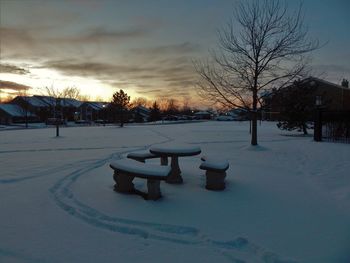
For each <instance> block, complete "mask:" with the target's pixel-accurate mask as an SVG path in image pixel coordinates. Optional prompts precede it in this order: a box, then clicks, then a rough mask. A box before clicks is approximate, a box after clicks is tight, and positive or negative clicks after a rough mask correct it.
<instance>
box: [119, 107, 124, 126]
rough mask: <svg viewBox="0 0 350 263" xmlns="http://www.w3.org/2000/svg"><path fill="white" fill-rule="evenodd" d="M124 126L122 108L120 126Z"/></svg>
mask: <svg viewBox="0 0 350 263" xmlns="http://www.w3.org/2000/svg"><path fill="white" fill-rule="evenodd" d="M123 126H124V116H123V110H121V111H120V127H121V128H123Z"/></svg>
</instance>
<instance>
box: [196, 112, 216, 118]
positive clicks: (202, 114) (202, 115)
mask: <svg viewBox="0 0 350 263" xmlns="http://www.w3.org/2000/svg"><path fill="white" fill-rule="evenodd" d="M194 116H195V118H196V119H200V120H210V119H211V117H212V113H210V112H209V111H198V112H196V113H195V114H194Z"/></svg>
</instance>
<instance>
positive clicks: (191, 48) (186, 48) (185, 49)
mask: <svg viewBox="0 0 350 263" xmlns="http://www.w3.org/2000/svg"><path fill="white" fill-rule="evenodd" d="M200 49H201V47H200V45H198V44H192V43H190V42H184V43H181V44H172V45H161V46H156V47H148V48H134V49H131V52H134V53H136V54H142V55H145V54H146V55H164V54H174V53H175V54H184V53H193V52H197V51H199V50H200Z"/></svg>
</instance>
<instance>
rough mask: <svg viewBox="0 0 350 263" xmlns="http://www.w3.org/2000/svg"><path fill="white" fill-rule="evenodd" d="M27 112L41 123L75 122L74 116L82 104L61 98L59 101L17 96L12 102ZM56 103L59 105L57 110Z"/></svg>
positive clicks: (37, 96) (74, 100)
mask: <svg viewBox="0 0 350 263" xmlns="http://www.w3.org/2000/svg"><path fill="white" fill-rule="evenodd" d="M11 103H12V104H16V105H18V106H20V107H22V108H23V109H25V110H29V111H31V112H33V113H35V114H36V115H37V116H38V117H39V119H40V121H42V122H46V121H47V120H48V119H49V118H53V117H54V118H56V117H59V118H62V119H65V120H69V121H72V120H74V114H75V112H76V111H77V109H78V108H79V107H80V105H81V104H82V102H81V101H78V100H76V99H69V98H59V99H58V100H57V99H56V98H54V97H50V96H39V95H34V96H17V97H16V98H14V99H13V100H12V101H11ZM56 103H59V105H58V106H59V107H58V108H57V105H56Z"/></svg>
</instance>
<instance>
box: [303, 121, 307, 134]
mask: <svg viewBox="0 0 350 263" xmlns="http://www.w3.org/2000/svg"><path fill="white" fill-rule="evenodd" d="M303 132H304V135H307V134H308V133H307V128H306V124H305V123H303Z"/></svg>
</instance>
